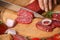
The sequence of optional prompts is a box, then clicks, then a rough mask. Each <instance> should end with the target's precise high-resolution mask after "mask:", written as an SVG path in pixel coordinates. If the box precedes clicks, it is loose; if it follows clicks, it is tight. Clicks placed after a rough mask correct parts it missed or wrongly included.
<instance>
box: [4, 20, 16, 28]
mask: <svg viewBox="0 0 60 40" xmlns="http://www.w3.org/2000/svg"><path fill="white" fill-rule="evenodd" d="M14 23H15V21H14V20H12V19H7V21H6V23H5V24H6V25H7V26H8V27H13V26H14Z"/></svg>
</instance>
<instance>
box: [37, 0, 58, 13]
mask: <svg viewBox="0 0 60 40" xmlns="http://www.w3.org/2000/svg"><path fill="white" fill-rule="evenodd" d="M52 1H53V3H54V4H55V5H56V3H57V2H56V0H38V2H39V6H40V8H41V9H42V10H45V11H46V12H47V11H48V10H52Z"/></svg>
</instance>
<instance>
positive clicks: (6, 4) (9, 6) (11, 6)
mask: <svg viewBox="0 0 60 40" xmlns="http://www.w3.org/2000/svg"><path fill="white" fill-rule="evenodd" d="M0 6H3V7H5V8H7V9H10V10H13V11H16V12H18V11H19V10H20V9H24V10H27V11H29V12H32V13H33V14H34V17H39V18H44V17H43V16H42V15H40V14H39V13H36V12H34V11H32V10H30V9H27V8H24V7H21V6H18V5H15V4H12V3H10V2H7V1H4V0H0Z"/></svg>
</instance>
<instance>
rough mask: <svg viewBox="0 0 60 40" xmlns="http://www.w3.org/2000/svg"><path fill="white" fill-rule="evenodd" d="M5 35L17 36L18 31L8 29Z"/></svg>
mask: <svg viewBox="0 0 60 40" xmlns="http://www.w3.org/2000/svg"><path fill="white" fill-rule="evenodd" d="M5 33H7V34H11V35H16V31H15V30H13V29H7V30H6V31H5Z"/></svg>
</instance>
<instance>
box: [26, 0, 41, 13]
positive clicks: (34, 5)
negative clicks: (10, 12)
mask: <svg viewBox="0 0 60 40" xmlns="http://www.w3.org/2000/svg"><path fill="white" fill-rule="evenodd" d="M26 8H28V9H30V10H33V11H35V12H38V11H40V10H41V9H40V7H39V4H38V0H35V1H34V2H33V3H31V4H29V5H27V6H26Z"/></svg>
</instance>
